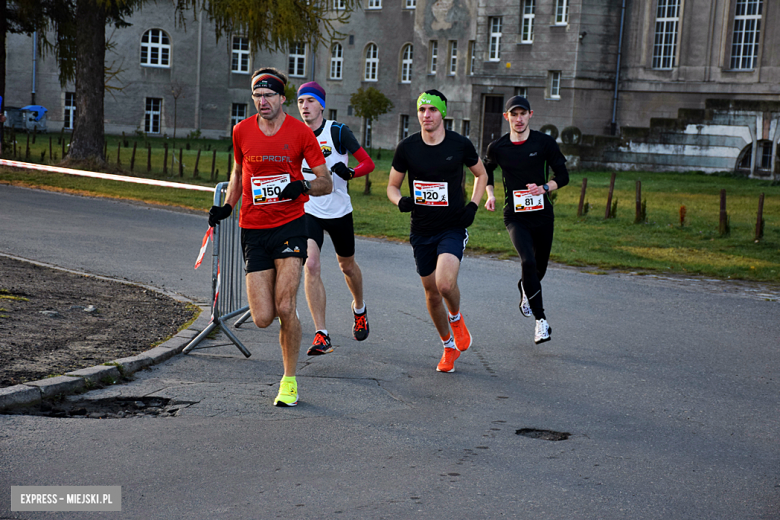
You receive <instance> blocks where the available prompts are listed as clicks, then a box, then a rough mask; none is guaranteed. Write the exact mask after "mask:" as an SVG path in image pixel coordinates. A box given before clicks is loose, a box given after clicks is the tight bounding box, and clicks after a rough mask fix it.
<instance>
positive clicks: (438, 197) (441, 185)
mask: <svg viewBox="0 0 780 520" xmlns="http://www.w3.org/2000/svg"><path fill="white" fill-rule="evenodd" d="M412 184H413V185H414V203H415V204H419V205H420V206H449V202H448V201H447V183H446V182H424V181H414V182H413V183H412Z"/></svg>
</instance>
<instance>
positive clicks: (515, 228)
mask: <svg viewBox="0 0 780 520" xmlns="http://www.w3.org/2000/svg"><path fill="white" fill-rule="evenodd" d="M553 224H554V221H553V220H552V219H550V220H549V221H548V220H544V221H543V222H541V223H540V224H535V225H534V226H526V225H524V224H523V223H520V222H515V221H510V222H507V223H506V230H507V231H509V238H510V240H512V245H514V246H515V249H516V250H517V254H518V255H520V263H521V266H522V278H521V281H522V284H523V290H524V291H525V294H526V296H527V297H528V303H529V305H530V306H531V310H532V311H533V313H534V318H536V319H537V320H541V319H546V318H545V315H544V305H543V304H542V278H544V273H546V272H547V263H548V262H549V261H550V250H551V249H552V241H553Z"/></svg>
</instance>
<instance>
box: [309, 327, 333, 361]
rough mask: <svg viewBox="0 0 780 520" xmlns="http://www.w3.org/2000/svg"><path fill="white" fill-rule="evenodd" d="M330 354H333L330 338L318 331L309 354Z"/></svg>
mask: <svg viewBox="0 0 780 520" xmlns="http://www.w3.org/2000/svg"><path fill="white" fill-rule="evenodd" d="M328 352H333V346H332V345H331V344H330V336H328V335H327V334H323V333H322V332H320V331H317V334H315V335H314V341H312V343H311V347H309V351H308V352H307V354H308V355H310V356H322V355H323V354H327V353H328Z"/></svg>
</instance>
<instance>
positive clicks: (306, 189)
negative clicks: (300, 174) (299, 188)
mask: <svg viewBox="0 0 780 520" xmlns="http://www.w3.org/2000/svg"><path fill="white" fill-rule="evenodd" d="M309 191H311V183H310V182H309V181H307V180H306V179H303V192H304V193H309Z"/></svg>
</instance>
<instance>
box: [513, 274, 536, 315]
mask: <svg viewBox="0 0 780 520" xmlns="http://www.w3.org/2000/svg"><path fill="white" fill-rule="evenodd" d="M517 288H518V289H520V294H522V295H523V299H522V300H520V314H522V315H523V316H525V317H526V318H530V317H531V316H533V315H534V312H533V311H532V310H531V305H530V304H529V303H528V296H526V295H525V291H524V290H523V282H522V281H520V282H517Z"/></svg>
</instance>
